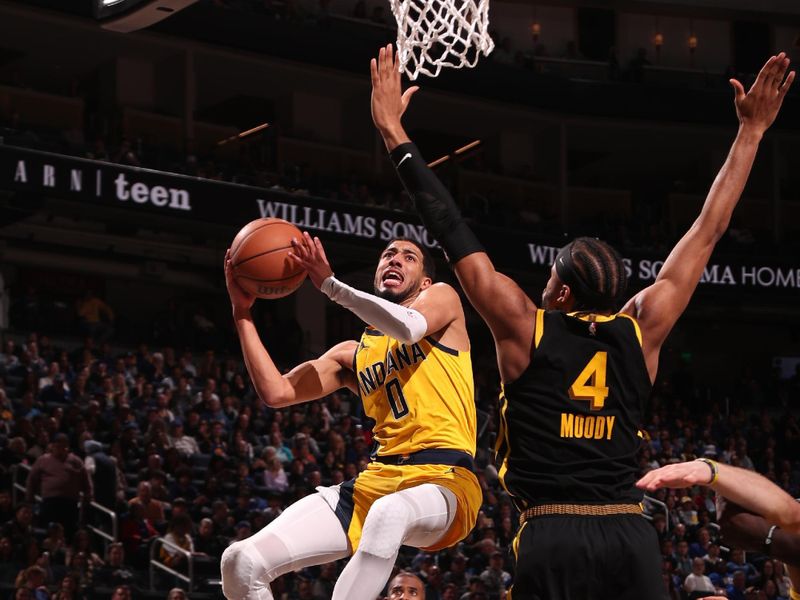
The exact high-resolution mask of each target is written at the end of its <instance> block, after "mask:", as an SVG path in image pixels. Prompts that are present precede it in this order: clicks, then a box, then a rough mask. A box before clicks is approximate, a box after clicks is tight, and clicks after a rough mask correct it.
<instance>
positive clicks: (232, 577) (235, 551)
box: [220, 541, 255, 600]
mask: <svg viewBox="0 0 800 600" xmlns="http://www.w3.org/2000/svg"><path fill="white" fill-rule="evenodd" d="M254 566H255V565H254V564H253V559H252V558H251V557H250V556H249V555H248V553H247V551H246V546H245V542H244V541H241V542H236V543H234V544H231V545H230V546H228V547H227V548H226V549H225V552H223V553H222V560H221V561H220V572H221V573H222V593H223V594H225V597H226V598H227V599H228V600H243V599H244V598H247V596H248V594H249V593H250V581H251V579H252V576H253V568H254Z"/></svg>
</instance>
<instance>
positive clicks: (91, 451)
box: [83, 440, 122, 510]
mask: <svg viewBox="0 0 800 600" xmlns="http://www.w3.org/2000/svg"><path fill="white" fill-rule="evenodd" d="M83 448H84V450H85V451H86V458H85V459H84V465H85V466H86V471H87V472H88V473H89V476H90V477H91V478H92V487H93V488H94V499H95V501H96V502H97V503H98V504H100V505H101V506H105V507H106V508H108V509H110V510H114V508H115V507H116V505H117V500H118V499H119V498H120V496H121V493H122V488H121V487H120V473H119V471H118V469H117V461H116V459H114V458H113V457H112V456H109V455H108V454H106V453H105V452H104V451H103V445H102V444H101V443H100V442H97V441H95V440H86V441H85V442H84V443H83Z"/></svg>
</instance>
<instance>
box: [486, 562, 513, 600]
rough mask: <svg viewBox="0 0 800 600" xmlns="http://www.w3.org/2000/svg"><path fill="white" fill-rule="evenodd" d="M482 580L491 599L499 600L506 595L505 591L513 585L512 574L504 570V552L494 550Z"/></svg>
mask: <svg viewBox="0 0 800 600" xmlns="http://www.w3.org/2000/svg"><path fill="white" fill-rule="evenodd" d="M480 577H481V581H483V583H484V585H485V586H486V592H487V593H488V595H489V598H490V600H499V599H500V598H503V597H505V596H504V595H505V592H506V590H507V589H508V587H509V586H510V585H511V575H510V574H509V573H507V572H506V571H504V570H503V553H502V552H500V551H499V550H495V551H494V552H492V555H491V557H490V558H489V566H488V567H486V569H485V570H484V571H483V573H481V575H480Z"/></svg>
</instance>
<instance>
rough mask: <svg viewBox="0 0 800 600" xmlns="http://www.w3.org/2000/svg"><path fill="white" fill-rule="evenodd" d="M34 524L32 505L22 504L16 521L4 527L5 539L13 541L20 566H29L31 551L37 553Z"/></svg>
mask: <svg viewBox="0 0 800 600" xmlns="http://www.w3.org/2000/svg"><path fill="white" fill-rule="evenodd" d="M32 523H33V509H32V508H31V505H30V504H27V503H25V502H22V503H20V504H18V505H17V510H16V512H15V513H14V519H12V520H11V521H9V522H7V523H6V524H5V525H4V526H3V537H7V538H9V539H10V540H11V547H12V548H13V555H14V559H15V560H16V562H18V563H19V564H23V565H26V564H28V563H29V558H30V555H31V550H34V551H36V540H35V539H34V537H33V526H32Z"/></svg>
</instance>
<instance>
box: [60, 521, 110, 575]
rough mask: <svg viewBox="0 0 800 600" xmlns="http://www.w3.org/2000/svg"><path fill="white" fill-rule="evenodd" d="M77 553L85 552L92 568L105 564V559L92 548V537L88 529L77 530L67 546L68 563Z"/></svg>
mask: <svg viewBox="0 0 800 600" xmlns="http://www.w3.org/2000/svg"><path fill="white" fill-rule="evenodd" d="M76 554H83V555H84V557H85V558H86V560H87V562H88V564H89V565H91V567H92V568H94V567H99V566H101V565H102V564H103V559H102V558H100V556H99V555H98V554H96V553H95V552H94V551H93V550H92V539H91V537H90V536H89V531H88V530H86V529H79V530H78V531H76V532H75V537H74V538H73V540H72V544H71V545H70V546H69V547H68V548H67V556H66V564H67V565H69V564H70V563H71V562H72V559H73V557H74V556H75V555H76Z"/></svg>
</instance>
